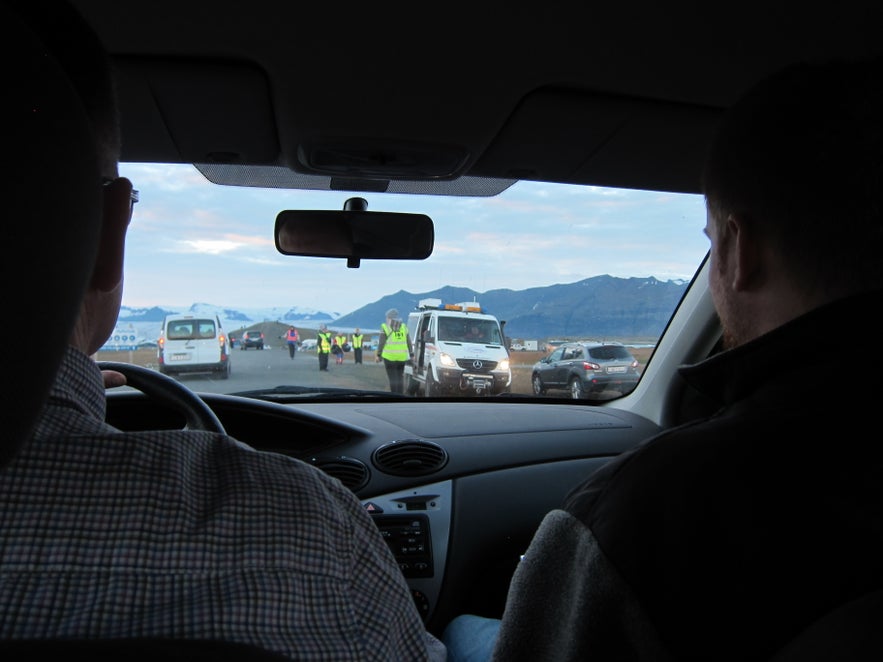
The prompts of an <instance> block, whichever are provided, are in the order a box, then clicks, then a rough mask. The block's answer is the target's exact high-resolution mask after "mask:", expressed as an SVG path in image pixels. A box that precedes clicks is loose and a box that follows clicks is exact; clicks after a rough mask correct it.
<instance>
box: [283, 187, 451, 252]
mask: <svg viewBox="0 0 883 662" xmlns="http://www.w3.org/2000/svg"><path fill="white" fill-rule="evenodd" d="M351 202H352V201H347V204H350V203H351ZM365 204H366V205H367V203H365ZM275 237H276V249H277V250H278V251H279V252H280V253H282V254H283V255H303V256H308V257H342V258H347V264H348V266H351V267H358V266H359V260H365V259H367V260H424V259H426V258H427V257H429V256H430V255H431V254H432V248H433V243H434V241H435V231H434V228H433V224H432V219H431V218H429V216H425V215H423V214H405V213H398V212H378V211H365V210H364V209H352V208H350V209H344V210H319V211H306V210H286V211H281V212H279V214H278V215H277V216H276V229H275Z"/></svg>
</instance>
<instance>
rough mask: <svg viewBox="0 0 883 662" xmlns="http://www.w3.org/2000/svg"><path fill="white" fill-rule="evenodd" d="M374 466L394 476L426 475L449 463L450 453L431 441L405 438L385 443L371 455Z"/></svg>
mask: <svg viewBox="0 0 883 662" xmlns="http://www.w3.org/2000/svg"><path fill="white" fill-rule="evenodd" d="M371 459H372V461H373V462H374V466H375V467H377V468H378V469H380V471H383V472H384V473H388V474H392V475H393V476H425V475H427V474H431V473H435V472H436V471H438V470H439V469H441V468H442V467H444V466H445V465H446V464H447V463H448V453H447V451H445V449H444V448H442V447H441V446H439V445H438V444H435V443H433V442H431V441H421V440H420V439H403V440H401V441H392V442H390V443H388V444H384V445H383V446H381V447H380V448H378V449H376V450H375V451H374V454H373V455H372V456H371Z"/></svg>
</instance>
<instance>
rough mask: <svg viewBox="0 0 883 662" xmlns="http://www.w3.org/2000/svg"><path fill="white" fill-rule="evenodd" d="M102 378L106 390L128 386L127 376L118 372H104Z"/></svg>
mask: <svg viewBox="0 0 883 662" xmlns="http://www.w3.org/2000/svg"><path fill="white" fill-rule="evenodd" d="M101 376H102V377H103V378H104V388H116V387H117V386H125V385H126V376H125V375H124V374H123V373H121V372H117V371H116V370H102V371H101Z"/></svg>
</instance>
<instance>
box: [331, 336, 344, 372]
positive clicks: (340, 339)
mask: <svg viewBox="0 0 883 662" xmlns="http://www.w3.org/2000/svg"><path fill="white" fill-rule="evenodd" d="M344 345H346V334H345V333H338V334H337V335H336V336H334V346H337V348H338V349H337V350H335V349H334V346H332V347H331V351H332V352H333V353H334V358H335V359H336V362H337V364H338V365H341V364H342V363H343V354H344V352H345V351H346V350H345V349H344Z"/></svg>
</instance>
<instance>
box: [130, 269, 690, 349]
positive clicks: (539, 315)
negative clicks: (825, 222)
mask: <svg viewBox="0 0 883 662" xmlns="http://www.w3.org/2000/svg"><path fill="white" fill-rule="evenodd" d="M687 285H688V283H687V282H686V281H682V280H668V281H661V280H658V279H657V278H654V277H652V276H650V277H646V278H639V277H631V278H621V277H615V276H610V275H601V276H593V277H590V278H585V279H583V280H580V281H576V282H574V283H560V284H555V285H549V286H544V287H533V288H528V289H525V290H511V289H497V290H488V291H486V292H478V291H476V290H472V289H469V288H464V287H454V286H445V287H441V288H439V289H436V290H433V291H430V292H422V293H413V292H409V291H407V290H399V291H398V292H395V293H393V294H388V295H386V296H383V297H381V298H380V299H378V300H376V301H374V302H372V303H369V304H366V305H364V306H362V307H361V308H359V309H357V310H355V311H352V312H350V313H347V314H345V315H341V314H339V313H336V312H328V311H320V310H315V309H312V308H304V307H299V306H288V307H284V306H280V307H272V308H261V309H249V308H232V307H227V306H217V305H213V304H208V303H194V304H192V305H191V306H189V307H188V308H181V307H174V306H170V307H164V306H152V307H148V308H133V307H129V306H122V307H121V309H120V316H119V318H118V321H117V324H118V325H122V324H124V323H128V324H133V323H139V326H140V325H141V324H148V323H150V324H154V323H155V324H156V325H157V327H159V326H160V325H161V323H162V320H163V317H164V316H165V315H166V314H168V313H190V314H194V315H199V314H212V313H216V314H217V315H218V316H219V317H220V318H221V320H222V323H223V324H224V325H225V327H226V328H227V329H228V330H229V331H233V330H236V329H237V328H244V327H247V326H249V325H251V324H255V323H258V322H266V321H278V322H282V323H285V324H294V325H296V326H297V325H300V326H303V327H305V328H316V327H318V326H319V325H320V324H327V325H329V326H332V325H333V326H336V327H339V328H341V329H352V328H356V327H359V328H361V329H363V330H365V331H373V330H377V329H379V328H380V324H381V323H382V322H383V321H384V319H385V316H386V311H387V310H389V309H390V308H396V309H397V310H398V311H399V313H400V314H401V315H402V316H403V317H407V314H408V312H410V311H412V310H415V309H416V307H417V305H418V302H419V301H420V300H421V299H427V298H438V299H441V300H442V301H443V302H445V303H460V302H464V301H478V303H480V304H481V306H482V308H483V309H484V310H485V311H486V312H488V313H491V314H493V315H495V316H496V317H497V318H498V319H500V320H501V321H505V322H506V328H505V331H506V335H507V336H509V337H513V338H514V337H521V338H555V337H586V336H596V337H607V338H615V337H629V338H634V337H658V336H659V335H660V334H661V333H662V331H663V330H664V329H665V325H666V324H668V320H669V318H670V317H671V313H672V311H673V310H674V308H675V306H677V304H678V302H679V301H680V300H681V297H682V296H683V294H684V292H685V291H686V288H687Z"/></svg>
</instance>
